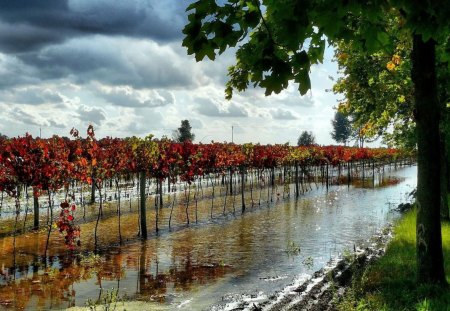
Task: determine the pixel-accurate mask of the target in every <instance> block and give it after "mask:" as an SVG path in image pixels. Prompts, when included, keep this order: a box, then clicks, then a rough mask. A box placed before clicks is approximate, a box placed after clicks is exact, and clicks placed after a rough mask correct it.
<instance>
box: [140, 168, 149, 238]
mask: <svg viewBox="0 0 450 311" xmlns="http://www.w3.org/2000/svg"><path fill="white" fill-rule="evenodd" d="M139 190H140V215H141V217H140V218H141V219H140V220H141V221H140V222H141V224H140V225H141V237H142V238H143V239H147V215H146V209H145V201H146V199H147V198H146V197H145V171H141V172H140V173H139Z"/></svg>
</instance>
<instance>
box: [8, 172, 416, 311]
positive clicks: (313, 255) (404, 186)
mask: <svg viewBox="0 0 450 311" xmlns="http://www.w3.org/2000/svg"><path fill="white" fill-rule="evenodd" d="M389 175H390V176H389ZM415 186H416V167H415V166H413V167H406V168H402V169H399V170H397V171H391V172H386V174H385V179H383V180H380V182H378V183H377V186H376V187H373V184H372V183H371V182H370V181H365V182H364V184H363V183H362V182H359V183H356V184H355V185H352V186H350V187H348V186H347V185H341V186H337V185H334V186H330V187H329V188H328V191H327V189H326V187H323V186H319V187H318V188H316V186H315V185H312V190H311V191H308V192H307V193H305V194H304V195H302V196H301V197H300V198H299V200H295V199H293V198H292V197H291V198H290V199H285V200H281V199H280V200H275V199H274V202H272V203H265V200H262V201H263V202H262V204H261V205H260V206H259V205H256V206H254V207H249V206H247V212H246V213H245V214H243V215H241V214H240V213H236V215H233V214H232V213H231V211H232V207H231V205H230V204H231V202H230V201H232V199H231V198H229V199H228V200H229V202H228V203H227V204H223V205H224V206H225V207H226V213H225V214H226V215H225V216H223V215H222V210H221V205H222V201H223V198H218V199H217V200H216V201H217V202H216V203H217V204H219V203H220V205H218V206H215V207H214V209H215V214H214V217H213V218H212V219H210V217H209V213H210V210H209V206H210V205H211V200H210V199H204V200H202V201H199V203H198V219H199V222H198V224H195V212H194V211H195V210H194V208H193V207H192V204H193V202H192V204H191V206H190V208H189V215H190V220H191V225H190V226H187V225H185V221H186V216H185V210H184V205H183V204H182V205H180V206H178V205H176V208H175V210H174V215H173V219H172V230H169V228H168V226H167V219H168V215H169V213H170V208H164V209H162V210H161V212H160V214H159V217H160V221H161V230H160V232H159V235H158V236H156V235H154V234H153V235H151V237H150V239H149V240H148V241H147V242H141V241H139V240H138V239H137V238H136V233H137V223H138V221H137V215H136V214H134V213H129V214H124V215H123V217H122V229H123V231H122V235H123V237H124V240H125V241H127V242H126V243H125V245H123V246H118V245H116V246H113V247H111V246H109V247H107V248H104V249H103V250H102V251H101V253H100V254H99V255H93V254H92V253H90V252H88V250H89V249H91V248H92V239H93V238H92V228H93V227H92V224H86V225H85V227H83V226H82V234H83V241H82V242H83V244H82V245H83V246H82V247H83V248H84V249H83V251H82V254H81V255H76V256H73V255H71V254H69V253H68V252H67V251H65V249H64V246H63V245H62V243H61V241H60V239H58V237H57V235H54V236H52V239H51V241H50V242H51V243H50V245H51V246H50V249H49V253H48V254H49V257H48V258H45V259H44V257H43V256H42V254H44V251H45V237H46V232H40V233H29V234H27V235H21V236H18V237H17V238H16V250H15V251H14V250H13V239H12V238H4V239H0V310H23V309H25V310H48V309H62V308H67V307H72V306H86V305H87V304H88V301H91V302H92V303H95V302H97V301H98V300H99V298H101V297H103V296H104V295H105V294H110V295H111V294H113V295H114V296H117V297H119V298H121V299H124V300H143V301H146V302H147V304H146V306H147V308H146V309H149V310H152V309H155V310H160V309H163V310H164V309H166V310H230V309H232V308H233V307H236V305H237V303H239V302H241V301H244V300H246V301H251V303H252V304H253V303H258V302H262V301H264V300H266V299H268V298H269V297H270V296H273V295H276V294H277V293H278V292H280V291H281V290H283V288H286V286H289V285H290V284H293V283H295V282H297V283H298V282H301V280H304V279H305V278H306V277H307V276H308V275H310V274H311V273H312V272H313V271H316V270H318V269H320V268H321V267H323V266H324V265H326V263H327V262H329V261H330V259H333V258H336V257H337V256H339V255H340V254H342V253H345V252H348V251H351V250H353V248H354V246H361V245H363V244H364V243H367V242H368V240H369V239H370V237H371V236H373V235H374V234H376V233H377V232H379V230H380V229H381V228H382V227H384V226H385V225H386V224H387V223H388V222H390V221H392V220H393V219H395V217H397V216H398V215H397V213H396V212H393V211H392V210H391V209H392V208H393V207H395V206H396V205H398V204H399V203H401V202H406V201H409V199H408V197H407V194H408V193H410V192H411V191H412V190H413V189H414V188H415ZM216 191H218V189H216ZM263 192H265V191H263ZM254 195H255V196H256V194H254ZM238 202H240V201H239V197H238V198H237V199H236V208H237V209H239V210H240V204H239V203H238ZM154 216H155V215H154V214H151V215H149V218H148V221H149V224H152V223H153V222H154ZM116 227H117V222H116V219H115V217H111V218H108V219H105V220H104V221H102V222H101V224H100V228H99V239H100V240H101V243H103V245H110V244H111V243H117V234H116V233H115V232H116V230H117V228H116ZM150 230H151V229H149V231H150ZM112 232H114V233H112ZM14 266H16V269H13V268H12V267H14Z"/></svg>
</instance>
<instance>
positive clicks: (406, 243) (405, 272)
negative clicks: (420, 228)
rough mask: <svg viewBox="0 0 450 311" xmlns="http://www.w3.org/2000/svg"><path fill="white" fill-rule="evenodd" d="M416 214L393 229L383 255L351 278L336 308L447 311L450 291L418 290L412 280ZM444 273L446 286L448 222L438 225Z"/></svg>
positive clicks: (449, 246) (449, 260)
mask: <svg viewBox="0 0 450 311" xmlns="http://www.w3.org/2000/svg"><path fill="white" fill-rule="evenodd" d="M415 231H416V213H415V211H414V210H412V211H409V212H408V213H406V214H405V215H404V216H403V217H402V219H401V220H400V221H399V222H398V223H397V224H396V226H395V228H394V238H393V240H392V241H391V242H390V243H389V245H388V247H387V250H386V254H385V255H384V256H383V257H382V258H380V259H379V260H377V261H376V262H375V263H374V264H372V265H370V266H369V267H368V268H367V269H366V270H365V271H364V272H362V273H361V274H360V275H358V276H357V277H355V278H354V280H353V283H352V286H351V288H350V289H349V290H348V291H347V292H346V294H345V297H344V299H343V300H342V301H340V302H339V304H338V309H339V310H342V311H348V310H358V311H365V310H377V311H378V310H385V311H387V310H395V311H398V310H420V311H425V310H427V311H428V310H430V311H431V310H433V311H434V310H436V311H446V310H449V311H450V288H445V289H442V288H440V287H438V286H433V285H427V286H425V285H422V286H418V285H417V284H416V283H415V280H416V249H415V245H416V233H415ZM442 237H443V250H444V261H445V271H446V276H447V282H448V283H450V222H449V221H445V222H443V223H442Z"/></svg>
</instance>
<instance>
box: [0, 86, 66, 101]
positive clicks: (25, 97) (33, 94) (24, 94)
mask: <svg viewBox="0 0 450 311" xmlns="http://www.w3.org/2000/svg"><path fill="white" fill-rule="evenodd" d="M0 94H1V97H0V101H1V102H4V103H14V104H26V105H42V104H50V103H54V104H61V103H63V101H64V99H63V98H62V97H61V95H60V94H58V93H56V92H53V91H51V90H49V89H44V88H39V87H29V88H23V89H12V90H7V91H3V92H1V93H0Z"/></svg>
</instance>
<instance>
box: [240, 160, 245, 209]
mask: <svg viewBox="0 0 450 311" xmlns="http://www.w3.org/2000/svg"><path fill="white" fill-rule="evenodd" d="M244 175H245V169H244V166H242V167H241V198H242V214H244V213H245V200H244V191H245V181H244V177H245V176H244Z"/></svg>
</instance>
